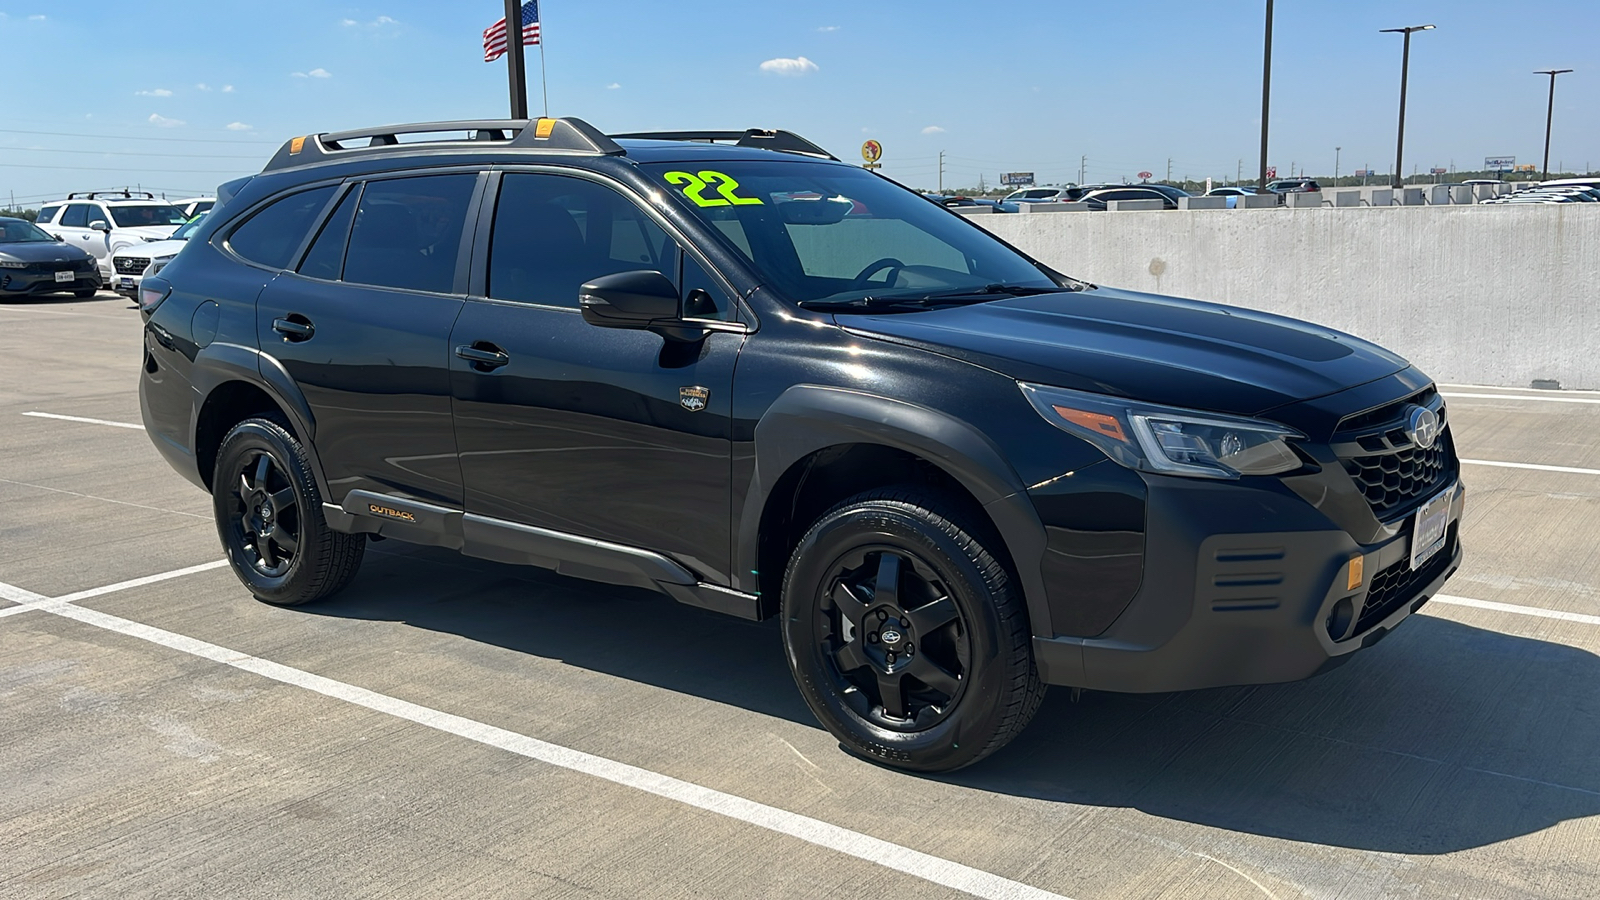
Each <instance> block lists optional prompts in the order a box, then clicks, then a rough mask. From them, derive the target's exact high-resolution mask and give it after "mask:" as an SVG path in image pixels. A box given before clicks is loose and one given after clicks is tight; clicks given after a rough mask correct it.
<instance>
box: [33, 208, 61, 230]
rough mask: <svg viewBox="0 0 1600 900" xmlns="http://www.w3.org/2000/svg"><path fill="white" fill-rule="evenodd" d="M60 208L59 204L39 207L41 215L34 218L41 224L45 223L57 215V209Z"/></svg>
mask: <svg viewBox="0 0 1600 900" xmlns="http://www.w3.org/2000/svg"><path fill="white" fill-rule="evenodd" d="M60 208H61V207H59V206H45V207H41V208H40V209H39V215H38V216H37V217H36V218H35V219H34V221H36V222H38V223H39V224H40V225H44V224H46V223H48V222H49V221H50V220H51V219H53V218H55V217H56V210H58V209H60Z"/></svg>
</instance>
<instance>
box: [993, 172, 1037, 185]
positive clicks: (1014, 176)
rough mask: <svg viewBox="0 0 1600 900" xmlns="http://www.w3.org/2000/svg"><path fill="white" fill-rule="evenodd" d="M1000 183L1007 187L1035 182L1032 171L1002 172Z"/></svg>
mask: <svg viewBox="0 0 1600 900" xmlns="http://www.w3.org/2000/svg"><path fill="white" fill-rule="evenodd" d="M1000 183H1001V184H1003V185H1005V186H1007V187H1026V186H1028V185H1030V184H1033V173H1032V172H1001V173H1000Z"/></svg>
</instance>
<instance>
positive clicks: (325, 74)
mask: <svg viewBox="0 0 1600 900" xmlns="http://www.w3.org/2000/svg"><path fill="white" fill-rule="evenodd" d="M289 75H290V77H293V78H332V77H333V73H332V72H329V71H328V70H327V69H312V70H311V71H309V72H290V73H289Z"/></svg>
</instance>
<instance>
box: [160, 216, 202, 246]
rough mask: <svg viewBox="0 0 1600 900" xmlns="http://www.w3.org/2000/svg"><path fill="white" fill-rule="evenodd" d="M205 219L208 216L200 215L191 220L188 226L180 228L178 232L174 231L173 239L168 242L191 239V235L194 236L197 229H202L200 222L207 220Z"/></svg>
mask: <svg viewBox="0 0 1600 900" xmlns="http://www.w3.org/2000/svg"><path fill="white" fill-rule="evenodd" d="M205 217H206V214H205V213H201V214H200V215H198V216H195V217H194V218H192V219H190V220H189V223H188V224H187V225H185V226H183V227H182V228H179V229H178V230H177V231H174V232H173V233H172V237H170V238H168V240H173V241H187V240H188V239H189V235H191V234H194V232H195V229H196V228H199V227H200V222H201V220H203V219H205Z"/></svg>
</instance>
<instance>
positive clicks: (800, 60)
mask: <svg viewBox="0 0 1600 900" xmlns="http://www.w3.org/2000/svg"><path fill="white" fill-rule="evenodd" d="M761 71H763V72H770V73H772V74H774V75H805V74H807V73H809V72H815V71H817V64H816V63H814V62H812V61H811V60H809V59H806V58H805V57H804V56H797V57H795V58H794V59H788V58H786V57H781V56H780V57H778V58H777V59H769V60H767V61H766V62H764V63H762V64H761Z"/></svg>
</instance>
